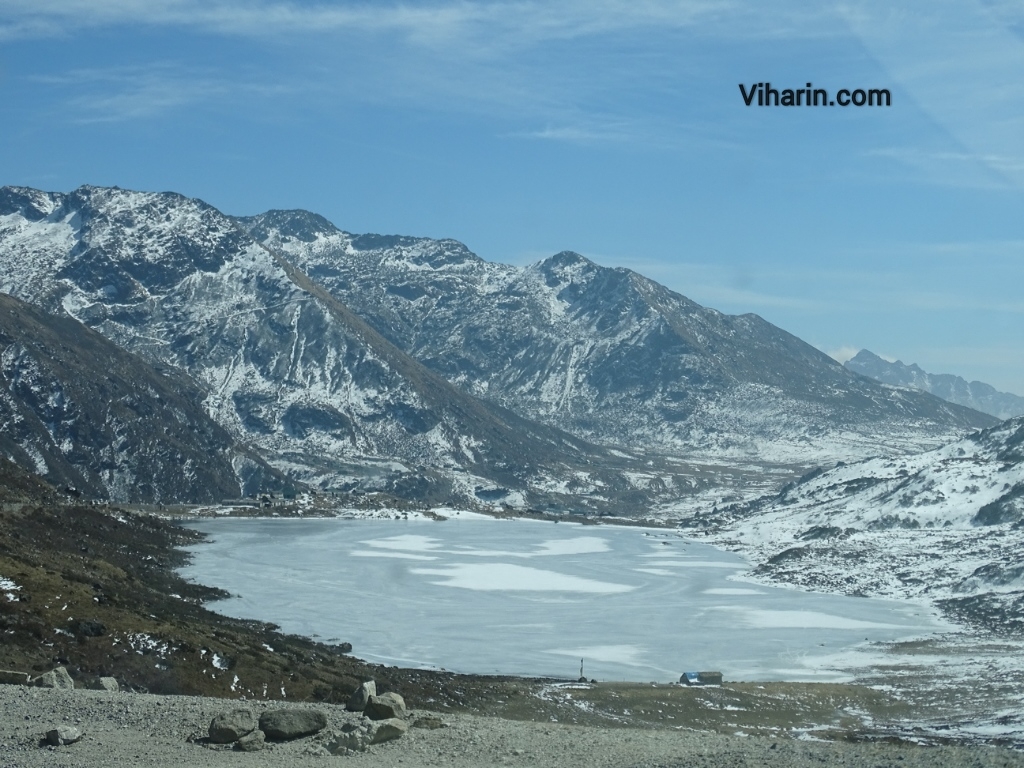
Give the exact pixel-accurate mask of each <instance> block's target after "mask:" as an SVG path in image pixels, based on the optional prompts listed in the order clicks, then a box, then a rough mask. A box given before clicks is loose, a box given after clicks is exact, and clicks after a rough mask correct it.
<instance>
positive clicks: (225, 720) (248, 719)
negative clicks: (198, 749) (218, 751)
mask: <svg viewBox="0 0 1024 768" xmlns="http://www.w3.org/2000/svg"><path fill="white" fill-rule="evenodd" d="M255 730H256V715H254V714H253V713H252V712H251V711H250V710H248V709H232V710H230V711H228V712H221V713H220V714H219V715H217V716H216V717H215V718H213V720H211V721H210V741H211V742H213V743H214V744H230V743H231V742H233V741H238V740H239V739H240V738H242V737H243V736H245V735H246V734H249V733H252V732H253V731H255Z"/></svg>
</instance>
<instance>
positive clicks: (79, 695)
mask: <svg viewBox="0 0 1024 768" xmlns="http://www.w3.org/2000/svg"><path fill="white" fill-rule="evenodd" d="M239 706H240V704H239V702H237V701H224V700H219V699H210V698H196V697H192V696H153V695H145V694H125V693H108V692H101V691H77V690H75V691H62V690H44V689H38V688H24V687H20V686H9V685H8V686H3V685H0V755H2V757H3V764H4V765H5V766H7V767H8V768H35V767H36V766H40V767H42V766H46V768H52V767H53V766H67V768H72V766H75V767H78V766H81V767H82V768H99V767H100V766H123V765H134V766H147V767H150V766H151V767H153V768H157V767H164V766H166V767H167V768H179V766H181V765H183V764H184V765H208V766H221V765H224V766H228V765H230V766H233V767H237V766H253V767H254V768H255V767H257V766H275V767H277V766H305V765H325V764H333V763H335V762H336V761H337V762H339V764H351V765H362V766H384V765H386V766H397V765H401V766H452V767H453V768H462V767H463V766H465V768H470V767H472V768H479V767H482V766H501V765H508V766H537V767H541V766H543V767H544V768H575V766H580V765H588V766H595V768H613V767H614V768H624V767H626V766H635V768H669V767H670V766H672V767H676V766H678V767H679V768H682V767H683V766H686V767H687V768H727V767H732V766H749V767H751V768H753V766H794V767H799V768H805V767H810V766H821V765H829V766H832V765H835V766H845V767H846V768H890V767H892V768H896V766H899V768H915V767H920V768H945V767H946V766H949V767H950V768H952V767H953V766H957V767H960V766H971V767H972V768H1017V767H1018V766H1024V753H1021V752H1014V751H1010V750H1005V749H999V748H983V747H973V748H972V747H948V746H946V747H920V746H914V745H908V744H892V743H851V742H843V741H831V742H820V741H800V740H796V739H792V738H785V737H783V738H778V737H775V738H766V737H760V736H755V737H748V738H739V737H736V736H726V735H721V734H714V733H702V732H695V731H690V730H685V729H683V730H667V729H659V730H651V729H636V728H595V727H588V726H579V725H565V724H562V723H557V722H550V721H549V722H523V721H513V720H507V719H502V718H495V717H478V716H474V715H467V714H444V715H441V716H438V715H436V714H434V713H430V712H427V711H421V710H414V711H411V712H410V713H409V714H408V717H407V718H406V719H407V721H409V722H411V723H416V722H417V721H420V722H422V721H431V725H436V726H440V727H415V726H414V727H410V728H409V729H408V731H407V732H406V733H405V735H403V736H402V737H401V738H399V739H397V740H395V741H390V742H387V743H383V744H378V745H375V746H371V747H369V749H368V750H367V751H365V752H355V753H353V754H350V755H346V756H332V755H331V754H330V752H329V751H328V748H329V747H330V746H331V745H332V744H335V743H337V741H338V738H339V737H340V736H341V734H342V729H343V728H344V727H345V726H346V725H347V724H348V725H349V727H351V726H352V725H354V724H355V723H357V722H359V718H358V715H356V714H353V713H348V712H345V711H344V709H343V708H342V707H340V706H331V705H319V706H317V707H316V709H317V710H318V711H319V712H322V713H323V716H324V720H325V721H326V727H324V729H323V730H322V731H320V732H319V733H318V734H316V735H312V736H308V737H304V738H297V739H294V740H292V741H285V742H277V743H274V742H268V743H266V745H265V746H264V747H263V748H262V749H260V750H258V751H255V752H248V753H239V752H238V751H235V750H233V749H231V745H212V744H207V743H204V740H205V739H207V738H208V737H209V726H210V723H211V721H212V720H213V719H214V718H215V717H216V716H218V715H219V714H221V713H224V712H227V711H231V710H234V709H237V708H238V707H239ZM241 706H245V707H247V708H248V709H249V710H250V711H251V712H252V713H253V714H254V715H259V714H261V713H262V712H264V711H265V710H266V709H269V708H274V709H279V708H282V707H285V708H288V707H289V706H291V705H288V704H280V703H277V702H275V703H273V704H264V703H256V704H243V705H241ZM300 706H302V705H300ZM62 726H63V727H65V728H68V729H71V728H74V729H76V731H77V732H79V733H81V734H82V738H81V740H80V741H77V742H75V743H72V744H66V745H60V746H53V745H48V744H47V743H46V741H45V733H46V732H47V731H49V730H54V729H57V728H60V727H62Z"/></svg>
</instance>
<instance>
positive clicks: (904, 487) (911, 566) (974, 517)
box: [691, 418, 1024, 635]
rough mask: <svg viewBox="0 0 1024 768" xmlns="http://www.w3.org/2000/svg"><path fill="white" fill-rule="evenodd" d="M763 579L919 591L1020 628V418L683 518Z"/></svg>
mask: <svg viewBox="0 0 1024 768" xmlns="http://www.w3.org/2000/svg"><path fill="white" fill-rule="evenodd" d="M691 524H692V526H693V527H694V528H695V529H698V530H699V529H701V528H704V529H706V530H708V531H709V532H711V535H712V537H713V538H714V539H715V540H717V541H719V542H721V543H723V544H726V545H727V546H729V547H732V548H735V549H739V550H741V551H743V552H744V553H745V554H747V555H748V556H749V557H750V558H751V560H752V561H753V563H754V564H755V565H757V566H758V568H757V571H756V573H757V574H759V575H760V576H761V577H763V578H768V579H772V580H778V581H784V582H788V583H792V584H798V585H800V586H802V587H805V588H807V589H812V590H819V591H835V592H842V593H845V594H855V595H870V596H884V597H901V598H910V599H923V600H927V601H931V602H933V603H935V604H937V605H938V606H939V607H940V608H941V609H942V610H943V611H944V612H945V613H946V614H947V615H949V616H951V617H953V618H955V619H957V620H959V621H964V622H967V623H969V624H975V625H978V626H981V627H984V628H986V629H990V630H994V631H998V632H1002V633H1011V634H1012V633H1018V635H1019V633H1020V631H1021V630H1022V629H1024V563H1022V561H1021V553H1022V552H1024V418H1016V419H1011V420H1008V421H1005V422H1002V423H1001V424H999V425H997V426H995V427H992V428H990V429H987V430H983V431H980V432H976V433H974V434H971V435H969V436H968V437H966V438H964V439H963V440H959V441H956V442H954V443H951V444H949V445H946V446H943V447H942V448H939V449H937V450H934V451H929V452H926V453H922V454H919V455H915V456H900V457H894V458H875V459H870V460H868V461H863V462H859V463H856V464H848V465H841V466H837V467H835V468H833V469H830V470H828V471H824V470H818V471H815V472H812V473H810V474H808V475H807V476H805V477H804V478H802V479H801V480H800V481H799V482H796V483H793V484H791V485H789V486H787V487H786V488H784V489H783V490H782V492H781V493H779V494H778V495H777V496H772V497H766V498H764V499H761V500H759V501H757V502H753V503H750V504H741V505H732V506H727V507H723V508H721V509H716V510H714V511H712V512H709V513H706V514H703V515H698V516H697V517H695V518H694V519H693V520H692V521H691Z"/></svg>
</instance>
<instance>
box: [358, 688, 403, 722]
mask: <svg viewBox="0 0 1024 768" xmlns="http://www.w3.org/2000/svg"><path fill="white" fill-rule="evenodd" d="M363 714H365V715H366V716H367V717H368V718H370V719H371V720H390V719H392V718H395V717H398V718H404V717H405V699H403V698H402V697H401V696H400V695H398V694H397V693H383V694H381V695H380V696H371V697H370V700H369V701H368V702H367V703H366V708H365V709H364V710H363Z"/></svg>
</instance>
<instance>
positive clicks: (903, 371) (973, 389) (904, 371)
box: [844, 349, 1024, 419]
mask: <svg viewBox="0 0 1024 768" xmlns="http://www.w3.org/2000/svg"><path fill="white" fill-rule="evenodd" d="M844 365H845V366H846V367H847V368H849V369H850V370H851V371H854V372H855V373H859V374H861V375H862V376H869V377H871V378H872V379H875V380H876V381H881V382H883V383H885V384H893V385H895V386H897V387H913V388H914V389H920V390H922V391H924V392H930V393H931V394H933V395H935V396H936V397H941V398H942V399H943V400H948V401H949V402H951V403H956V404H957V405H962V406H965V407H967V408H973V409H974V410H976V411H981V412H982V413H987V414H990V415H991V416H995V417H996V418H999V419H1010V418H1013V417H1014V416H1024V397H1020V396H1019V395H1014V394H1011V393H1009V392H1000V391H999V390H997V389H996V388H995V387H993V386H992V385H991V384H985V383H983V382H980V381H970V382H969V381H967V380H966V379H964V378H961V377H960V376H953V375H952V374H949V373H927V372H926V371H923V370H922V369H921V368H920V366H918V365H917V364H914V363H912V364H910V365H907V364H906V363H903V362H901V361H899V360H897V361H896V362H895V363H890V362H889V361H888V360H884V359H882V358H881V357H879V356H878V355H876V354H874V353H873V352H869V351H868V350H866V349H862V350H861V351H860V352H858V353H857V354H856V355H854V356H853V357H852V358H850V359H849V360H847V361H846V363H845V364H844Z"/></svg>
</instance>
